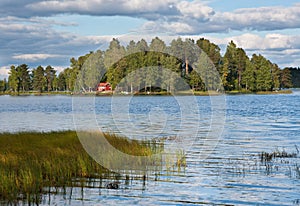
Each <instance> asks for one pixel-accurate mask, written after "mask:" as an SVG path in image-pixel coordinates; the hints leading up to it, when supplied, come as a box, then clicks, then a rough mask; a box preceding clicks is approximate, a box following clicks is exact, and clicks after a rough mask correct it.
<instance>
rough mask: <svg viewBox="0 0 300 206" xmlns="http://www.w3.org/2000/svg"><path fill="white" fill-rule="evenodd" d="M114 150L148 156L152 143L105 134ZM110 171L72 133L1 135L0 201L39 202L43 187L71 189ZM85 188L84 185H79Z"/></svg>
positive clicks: (108, 173) (104, 176)
mask: <svg viewBox="0 0 300 206" xmlns="http://www.w3.org/2000/svg"><path fill="white" fill-rule="evenodd" d="M105 137H106V139H107V140H108V141H109V142H110V143H111V144H112V145H113V146H114V147H116V148H117V149H119V150H121V151H123V152H125V153H130V154H132V155H151V153H152V152H153V151H154V150H153V149H151V145H153V143H150V142H147V141H136V140H128V139H127V138H125V137H119V136H117V135H114V134H105ZM110 173H111V172H110V171H109V170H107V169H105V168H103V167H102V166H101V165H100V164H98V163H97V162H96V161H94V160H93V159H92V158H91V157H90V156H89V155H88V154H87V153H86V152H85V150H84V148H83V146H82V145H81V143H80V141H79V139H78V137H77V133H76V132H75V131H63V132H50V133H37V132H22V133H16V134H8V133H3V134H0V202H1V200H2V201H6V202H8V203H10V204H16V202H18V201H20V200H22V201H28V203H29V204H30V203H36V204H38V202H39V201H40V197H41V194H44V193H45V192H47V191H45V188H50V187H53V188H61V187H72V186H76V185H73V184H78V181H75V182H74V179H76V180H79V182H80V181H82V182H84V181H85V180H86V179H88V178H100V179H101V178H102V177H103V178H106V177H107V176H109V175H110ZM82 185H84V183H83V184H82Z"/></svg>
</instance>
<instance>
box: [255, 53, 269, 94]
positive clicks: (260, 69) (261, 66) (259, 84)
mask: <svg viewBox="0 0 300 206" xmlns="http://www.w3.org/2000/svg"><path fill="white" fill-rule="evenodd" d="M251 62H252V64H253V66H254V70H255V75H256V89H257V90H258V91H272V89H273V84H272V83H273V82H272V65H271V63H270V61H268V60H267V59H266V58H265V57H263V56H262V55H258V56H257V55H256V54H254V55H253V56H252V59H251Z"/></svg>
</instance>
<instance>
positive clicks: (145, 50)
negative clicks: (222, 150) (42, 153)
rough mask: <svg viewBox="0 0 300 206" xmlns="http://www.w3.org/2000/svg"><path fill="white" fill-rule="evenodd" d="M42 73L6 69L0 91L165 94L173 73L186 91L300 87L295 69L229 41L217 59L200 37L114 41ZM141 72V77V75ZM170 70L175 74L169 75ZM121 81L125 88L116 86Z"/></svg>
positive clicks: (173, 81)
mask: <svg viewBox="0 0 300 206" xmlns="http://www.w3.org/2000/svg"><path fill="white" fill-rule="evenodd" d="M203 54H205V55H203ZM201 55H203V56H201ZM204 56H205V58H204ZM201 59H202V60H201ZM208 59H209V61H208ZM203 60H205V61H203ZM42 70H43V68H42V67H41V66H40V67H38V68H36V69H32V71H31V72H30V70H29V68H28V66H27V65H26V64H22V65H19V66H17V67H15V66H11V69H10V72H9V78H8V84H7V86H8V88H7V86H6V84H5V85H4V83H3V82H0V83H2V86H1V85H0V91H1V90H2V91H4V90H7V89H9V90H10V91H12V92H16V93H19V92H27V91H29V90H35V91H38V92H40V93H41V92H43V91H47V92H51V91H57V90H59V91H71V92H72V91H74V90H75V89H76V91H83V92H91V91H95V90H96V86H97V84H98V83H100V82H102V81H108V82H110V83H111V85H112V88H113V89H114V90H115V89H116V88H117V89H122V90H124V91H127V92H131V93H133V92H136V91H140V90H144V91H146V90H149V89H150V90H151V88H152V87H153V86H154V87H155V84H157V83H159V82H160V83H161V84H162V85H161V86H162V87H163V88H165V90H166V91H167V92H170V91H171V90H174V88H171V87H172V85H175V84H176V81H177V79H176V78H177V77H176V76H177V75H175V74H179V76H181V77H182V78H183V79H184V80H185V81H186V83H188V84H189V86H190V88H192V89H196V90H202V91H204V90H218V91H219V89H220V86H221V85H223V87H224V89H225V90H226V91H252V92H257V91H272V90H274V89H277V88H290V87H293V86H299V87H300V83H299V82H300V81H299V79H300V75H298V74H299V73H300V72H298V70H297V69H291V68H289V69H288V70H289V71H290V72H289V71H287V70H280V68H279V67H278V65H276V64H274V63H272V62H270V61H269V60H267V59H266V58H265V57H263V56H262V55H260V54H259V55H257V54H254V55H253V56H252V58H251V60H249V58H248V56H247V54H246V52H245V51H244V50H243V49H242V48H238V47H237V45H236V44H235V43H234V42H233V41H231V42H229V44H228V46H227V49H226V52H225V54H224V56H223V57H222V56H221V53H220V48H219V46H218V45H216V44H214V43H212V42H210V41H209V40H207V39H204V38H200V39H199V40H197V41H196V43H195V41H194V40H192V39H185V40H182V39H181V38H177V39H174V40H172V41H171V43H170V45H166V44H165V42H164V41H163V40H161V39H159V38H158V37H155V38H154V39H152V41H151V43H150V45H148V44H147V42H146V41H145V40H144V39H141V40H140V41H138V42H135V41H133V40H132V41H130V42H129V44H128V45H127V46H126V47H124V46H122V45H121V43H120V42H119V40H118V39H112V41H111V42H110V45H109V48H108V49H107V50H106V51H100V50H99V51H96V52H95V53H94V52H90V53H88V54H86V55H84V56H80V57H78V58H77V59H76V58H74V57H73V58H71V59H70V67H69V68H66V69H64V70H63V71H62V72H60V73H59V74H57V72H56V70H55V69H54V68H53V67H51V66H50V65H49V66H47V67H46V68H45V69H44V71H42ZM136 70H140V72H139V73H138V72H135V71H136ZM160 70H168V71H169V72H167V71H160ZM215 70H217V71H218V74H219V77H218V75H216V74H215V72H214V71H215ZM142 71H144V74H141V72H142ZM193 71H194V72H193ZM43 72H44V75H43ZM170 72H175V74H172V75H170ZM197 72H198V73H199V72H202V74H201V73H200V74H197ZM129 74H132V75H129ZM297 75H298V76H297ZM124 77H126V84H127V86H125V88H118V85H119V84H120V82H121V81H122V79H124ZM161 79H168V82H161ZM144 80H145V81H144ZM124 81H125V80H124ZM141 82H143V83H141ZM173 87H174V86H173Z"/></svg>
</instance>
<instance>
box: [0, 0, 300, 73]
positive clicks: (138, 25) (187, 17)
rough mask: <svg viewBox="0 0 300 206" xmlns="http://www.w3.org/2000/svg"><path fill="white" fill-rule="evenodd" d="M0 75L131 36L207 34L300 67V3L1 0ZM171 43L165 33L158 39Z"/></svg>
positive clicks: (56, 62) (59, 63) (60, 65)
mask: <svg viewBox="0 0 300 206" xmlns="http://www.w3.org/2000/svg"><path fill="white" fill-rule="evenodd" d="M0 30H1V36H0V45H1V47H0V78H4V77H7V74H8V70H9V67H10V66H11V65H13V64H14V65H18V64H22V63H26V64H28V65H29V66H30V67H31V68H34V67H37V66H38V65H42V66H47V65H49V64H50V65H52V66H53V67H55V68H56V69H57V70H62V69H64V68H66V67H68V66H69V59H70V58H71V57H78V56H80V55H84V54H85V53H88V52H89V51H94V50H96V49H99V48H100V49H105V46H106V45H107V44H108V42H109V41H110V40H111V39H112V38H114V37H117V38H119V39H120V40H124V42H126V41H128V40H129V38H130V34H135V38H136V40H139V39H141V38H145V39H147V40H148V41H150V40H151V38H154V37H155V36H160V35H161V34H168V35H170V36H172V37H174V38H177V37H178V36H181V37H182V38H187V37H188V38H194V39H198V38H200V37H205V38H207V39H209V40H211V41H212V42H214V43H216V44H218V45H220V47H221V48H222V49H223V52H224V49H225V48H226V45H227V43H228V42H229V41H230V40H233V41H235V43H236V44H237V45H238V46H239V47H243V48H244V49H245V50H246V52H247V54H248V55H249V56H251V55H252V54H253V53H261V54H262V55H264V56H266V57H267V58H269V59H270V60H271V61H272V62H274V63H277V64H278V65H279V66H280V67H281V68H283V67H286V66H294V67H298V66H300V3H299V2H298V1H296V0H289V1H287V0H273V1H270V0H261V1H258V0H252V1H248V0H237V1H234V0H189V1H181V0H165V1H163V2H159V1H148V0H139V1H137V0H112V1H107V0H64V1H63V0H47V1H46V0H27V1H18V0H2V1H1V2H0ZM162 38H165V39H164V40H165V41H166V42H167V43H168V41H169V40H170V37H168V38H166V37H162Z"/></svg>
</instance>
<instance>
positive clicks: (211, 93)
mask: <svg viewBox="0 0 300 206" xmlns="http://www.w3.org/2000/svg"><path fill="white" fill-rule="evenodd" d="M292 93H293V91H292V90H290V89H284V90H276V91H258V92H251V91H246V90H243V91H238V90H236V91H226V92H225V93H220V92H217V91H182V92H176V95H178V96H185V95H194V96H217V95H224V94H225V95H245V94H257V95H274V94H292ZM1 95H9V96H54V95H65V96H98V97H101V96H113V95H114V96H130V95H134V96H173V95H174V94H173V93H170V92H163V91H162V92H148V93H145V92H135V93H133V94H131V93H129V92H128V93H113V92H84V93H73V92H70V91H69V92H61V91H57V92H56V91H53V92H43V93H39V92H33V91H31V92H21V93H16V92H0V96H1Z"/></svg>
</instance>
